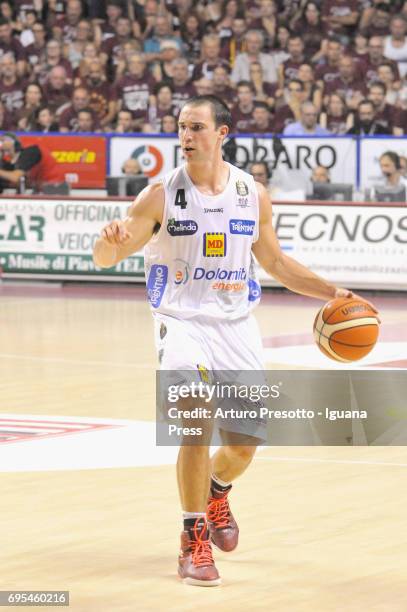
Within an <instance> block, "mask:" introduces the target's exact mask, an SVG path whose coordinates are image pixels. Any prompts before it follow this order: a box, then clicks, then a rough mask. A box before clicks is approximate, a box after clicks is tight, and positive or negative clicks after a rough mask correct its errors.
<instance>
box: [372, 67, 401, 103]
mask: <svg viewBox="0 0 407 612" xmlns="http://www.w3.org/2000/svg"><path fill="white" fill-rule="evenodd" d="M377 78H378V80H379V81H381V82H382V83H384V85H385V86H386V102H388V104H396V103H397V102H398V101H399V97H400V82H399V81H396V73H395V70H394V65H392V64H389V62H388V60H385V61H384V62H383V63H381V64H379V65H378V67H377ZM373 82H376V81H373Z"/></svg>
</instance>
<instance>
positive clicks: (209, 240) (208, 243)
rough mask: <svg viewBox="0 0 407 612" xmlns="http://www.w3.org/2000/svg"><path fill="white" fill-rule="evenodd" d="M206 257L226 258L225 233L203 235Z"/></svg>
mask: <svg viewBox="0 0 407 612" xmlns="http://www.w3.org/2000/svg"><path fill="white" fill-rule="evenodd" d="M203 254H204V257H225V255H226V234H225V233H224V232H212V233H207V232H205V234H204V235H203Z"/></svg>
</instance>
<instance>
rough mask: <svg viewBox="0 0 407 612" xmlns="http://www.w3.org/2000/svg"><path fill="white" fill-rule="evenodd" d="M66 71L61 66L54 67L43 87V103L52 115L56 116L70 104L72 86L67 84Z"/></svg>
mask: <svg viewBox="0 0 407 612" xmlns="http://www.w3.org/2000/svg"><path fill="white" fill-rule="evenodd" d="M66 77H67V75H66V70H65V68H64V67H63V66H55V68H52V70H51V71H50V73H49V75H48V78H47V80H46V81H45V83H44V85H43V91H44V101H45V104H46V105H47V106H48V107H49V109H50V111H51V112H52V113H53V114H56V115H58V114H59V113H61V112H62V111H63V110H64V108H65V107H66V106H68V105H69V104H70V102H71V98H72V91H73V88H72V85H70V84H69V83H67V78H66Z"/></svg>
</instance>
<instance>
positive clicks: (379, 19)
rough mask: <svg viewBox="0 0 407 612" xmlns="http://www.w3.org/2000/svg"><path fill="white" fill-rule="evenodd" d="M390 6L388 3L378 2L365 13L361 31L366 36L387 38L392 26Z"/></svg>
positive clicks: (361, 22) (362, 18)
mask: <svg viewBox="0 0 407 612" xmlns="http://www.w3.org/2000/svg"><path fill="white" fill-rule="evenodd" d="M390 11H391V9H390V5H389V4H387V3H386V2H378V3H377V4H375V5H374V6H372V7H370V8H367V9H365V11H363V14H362V17H361V20H360V23H359V29H360V30H361V31H362V32H363V34H364V35H365V36H367V37H368V38H370V37H371V36H387V34H388V33H389V26H390V16H391V13H390Z"/></svg>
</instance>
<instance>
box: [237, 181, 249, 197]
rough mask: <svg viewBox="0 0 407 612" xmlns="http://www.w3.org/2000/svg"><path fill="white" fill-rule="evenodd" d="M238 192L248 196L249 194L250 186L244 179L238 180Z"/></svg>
mask: <svg viewBox="0 0 407 612" xmlns="http://www.w3.org/2000/svg"><path fill="white" fill-rule="evenodd" d="M236 192H237V195H240V196H247V195H248V194H249V188H248V186H247V185H246V183H245V182H244V181H236Z"/></svg>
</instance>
